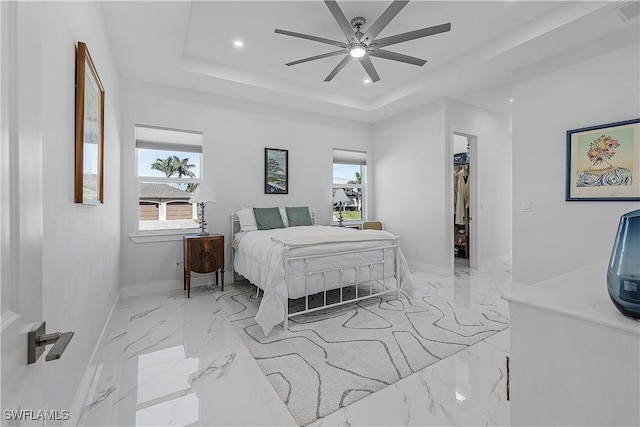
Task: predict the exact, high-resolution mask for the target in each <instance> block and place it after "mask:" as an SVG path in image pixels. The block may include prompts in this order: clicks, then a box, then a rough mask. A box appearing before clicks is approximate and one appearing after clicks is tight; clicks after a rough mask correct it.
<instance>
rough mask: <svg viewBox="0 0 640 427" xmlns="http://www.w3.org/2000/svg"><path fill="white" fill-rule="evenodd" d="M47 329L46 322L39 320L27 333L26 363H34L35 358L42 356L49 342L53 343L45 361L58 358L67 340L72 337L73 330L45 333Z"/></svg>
mask: <svg viewBox="0 0 640 427" xmlns="http://www.w3.org/2000/svg"><path fill="white" fill-rule="evenodd" d="M46 330H47V322H40V323H38V324H37V325H36V327H35V328H33V329H32V330H31V331H29V333H28V334H27V338H28V346H27V347H28V349H27V363H28V364H31V363H36V360H38V359H39V358H40V356H42V353H44V351H45V347H46V346H48V345H49V344H53V347H52V348H51V350H49V353H47V356H46V357H45V360H46V361H47V362H49V361H51V360H56V359H60V357H62V353H64V351H65V350H66V349H67V346H68V345H69V341H71V338H73V332H64V333H62V332H54V333H52V334H45V332H46Z"/></svg>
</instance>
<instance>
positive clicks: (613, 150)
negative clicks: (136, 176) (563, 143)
mask: <svg viewBox="0 0 640 427" xmlns="http://www.w3.org/2000/svg"><path fill="white" fill-rule="evenodd" d="M565 199H566V200H567V201H633V200H640V119H634V120H627V121H624V122H616V123H608V124H605V125H598V126H591V127H586V128H581V129H573V130H568V131H567V181H566V198H565Z"/></svg>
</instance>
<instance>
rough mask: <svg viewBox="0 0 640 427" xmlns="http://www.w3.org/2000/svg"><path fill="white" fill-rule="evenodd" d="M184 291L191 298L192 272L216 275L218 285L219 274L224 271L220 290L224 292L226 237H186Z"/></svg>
mask: <svg viewBox="0 0 640 427" xmlns="http://www.w3.org/2000/svg"><path fill="white" fill-rule="evenodd" d="M182 261H183V265H184V289H185V290H186V291H187V298H191V272H192V271H195V272H196V273H213V272H214V271H215V273H216V285H217V284H218V272H219V271H222V282H220V290H222V291H224V236H223V235H222V234H209V235H208V236H197V235H189V236H184V252H183V260H182Z"/></svg>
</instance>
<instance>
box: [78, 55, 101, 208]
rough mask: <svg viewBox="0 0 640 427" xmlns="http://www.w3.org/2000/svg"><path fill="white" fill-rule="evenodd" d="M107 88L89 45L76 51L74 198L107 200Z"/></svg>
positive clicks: (96, 201) (86, 201) (95, 202)
mask: <svg viewBox="0 0 640 427" xmlns="http://www.w3.org/2000/svg"><path fill="white" fill-rule="evenodd" d="M103 177H104V88H103V87H102V83H101V82H100V78H99V77H98V72H97V71H96V68H95V66H94V65H93V61H92V60H91V55H89V50H88V49H87V45H86V44H84V43H82V42H78V49H77V54H76V161H75V186H74V201H75V202H76V203H85V204H94V205H96V204H101V203H103V202H104V197H103V196H104V188H103V182H102V181H103Z"/></svg>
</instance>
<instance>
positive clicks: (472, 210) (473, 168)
mask: <svg viewBox="0 0 640 427" xmlns="http://www.w3.org/2000/svg"><path fill="white" fill-rule="evenodd" d="M454 135H461V136H464V137H467V138H468V139H469V157H470V161H469V179H470V180H471V183H470V185H469V197H470V201H469V218H470V220H469V240H470V244H469V267H470V268H478V260H479V259H481V258H480V254H479V250H480V245H479V244H478V235H479V232H478V230H479V228H480V224H481V222H480V221H481V216H480V212H479V209H478V204H479V203H478V151H479V150H478V136H477V135H475V134H474V133H473V132H471V131H470V130H469V129H464V128H461V127H459V126H453V125H452V126H450V128H449V135H448V138H447V140H448V144H447V147H446V150H445V152H446V155H447V159H449V160H448V161H447V167H446V168H445V170H446V171H447V177H448V180H446V181H445V182H448V185H447V189H446V191H447V195H446V200H447V207H448V209H447V211H448V215H447V222H446V231H445V232H446V235H447V236H448V237H447V239H448V245H446V246H445V247H447V248H448V250H449V254H450V260H451V261H450V262H451V269H452V270H453V269H454V267H455V256H454V252H453V232H454V228H455V227H454V219H453V214H454V212H455V211H454V200H453V194H454V190H453V186H454V180H453V174H454V168H453V136H454Z"/></svg>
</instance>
